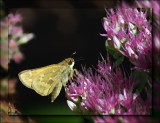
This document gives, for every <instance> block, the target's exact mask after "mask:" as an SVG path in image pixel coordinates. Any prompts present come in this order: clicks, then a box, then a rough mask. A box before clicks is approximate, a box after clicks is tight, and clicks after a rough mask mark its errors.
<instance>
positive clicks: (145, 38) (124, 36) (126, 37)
mask: <svg viewBox="0 0 160 123" xmlns="http://www.w3.org/2000/svg"><path fill="white" fill-rule="evenodd" d="M148 11H149V12H150V11H151V10H150V9H148V10H144V9H140V10H137V9H136V8H135V9H132V8H128V9H123V8H118V9H116V10H115V11H114V10H113V9H110V10H107V11H106V12H107V17H104V19H103V20H104V21H103V26H104V29H105V31H106V32H107V34H102V36H106V37H107V42H108V44H109V46H112V47H114V48H115V49H116V50H118V51H119V52H120V53H121V54H123V55H124V56H126V57H128V58H129V60H130V62H131V63H132V64H134V65H135V67H134V68H135V69H143V70H144V71H146V70H148V69H150V68H151V67H152V26H151V21H150V20H147V12H148Z"/></svg>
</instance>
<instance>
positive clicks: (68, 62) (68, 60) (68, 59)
mask: <svg viewBox="0 0 160 123" xmlns="http://www.w3.org/2000/svg"><path fill="white" fill-rule="evenodd" d="M65 61H66V62H67V64H68V65H69V66H70V67H71V68H73V66H74V59H73V58H67V59H65Z"/></svg>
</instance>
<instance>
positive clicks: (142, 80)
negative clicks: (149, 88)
mask: <svg viewBox="0 0 160 123" xmlns="http://www.w3.org/2000/svg"><path fill="white" fill-rule="evenodd" d="M133 76H134V81H135V82H136V81H139V82H138V83H137V84H136V85H135V87H134V92H135V91H136V90H138V92H139V93H141V92H142V90H143V89H144V87H145V85H146V83H147V78H148V77H147V74H145V73H144V72H141V71H140V70H135V71H134V73H133Z"/></svg>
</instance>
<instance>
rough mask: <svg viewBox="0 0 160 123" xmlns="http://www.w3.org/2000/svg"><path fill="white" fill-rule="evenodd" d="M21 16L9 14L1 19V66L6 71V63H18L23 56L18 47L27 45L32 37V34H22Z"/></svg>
mask: <svg viewBox="0 0 160 123" xmlns="http://www.w3.org/2000/svg"><path fill="white" fill-rule="evenodd" d="M21 21H22V16H21V15H20V14H15V15H14V14H12V13H10V14H9V15H8V16H7V17H5V18H3V19H1V21H0V26H1V30H0V33H1V38H0V41H1V44H0V48H1V66H2V67H3V68H4V69H6V70H7V69H8V63H9V61H10V60H11V59H12V60H14V61H15V62H16V63H20V61H21V60H22V58H23V54H22V53H21V52H20V50H19V46H20V45H22V44H25V43H27V42H28V41H29V40H31V39H32V38H33V37H34V35H33V34H32V33H28V34H26V33H24V32H23V28H22V26H21V25H20V23H21Z"/></svg>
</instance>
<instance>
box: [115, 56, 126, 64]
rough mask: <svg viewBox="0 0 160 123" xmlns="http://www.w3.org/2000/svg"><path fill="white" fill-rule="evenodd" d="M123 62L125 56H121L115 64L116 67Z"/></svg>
mask: <svg viewBox="0 0 160 123" xmlns="http://www.w3.org/2000/svg"><path fill="white" fill-rule="evenodd" d="M123 61H124V56H121V57H120V58H118V59H117V60H116V62H115V63H114V64H115V66H118V65H120V64H122V62H123Z"/></svg>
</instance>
